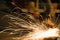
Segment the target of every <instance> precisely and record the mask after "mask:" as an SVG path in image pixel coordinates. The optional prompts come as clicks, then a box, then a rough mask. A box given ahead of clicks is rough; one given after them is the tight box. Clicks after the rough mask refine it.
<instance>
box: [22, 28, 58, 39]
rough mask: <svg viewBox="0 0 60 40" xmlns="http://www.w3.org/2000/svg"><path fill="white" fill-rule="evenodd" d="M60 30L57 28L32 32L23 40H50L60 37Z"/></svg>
mask: <svg viewBox="0 0 60 40" xmlns="http://www.w3.org/2000/svg"><path fill="white" fill-rule="evenodd" d="M58 36H59V35H58V29H57V28H54V29H52V28H50V29H48V30H35V31H34V32H31V33H30V34H28V35H27V36H25V38H24V37H23V38H24V39H23V40H25V39H26V40H43V39H44V38H50V37H58Z"/></svg>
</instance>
